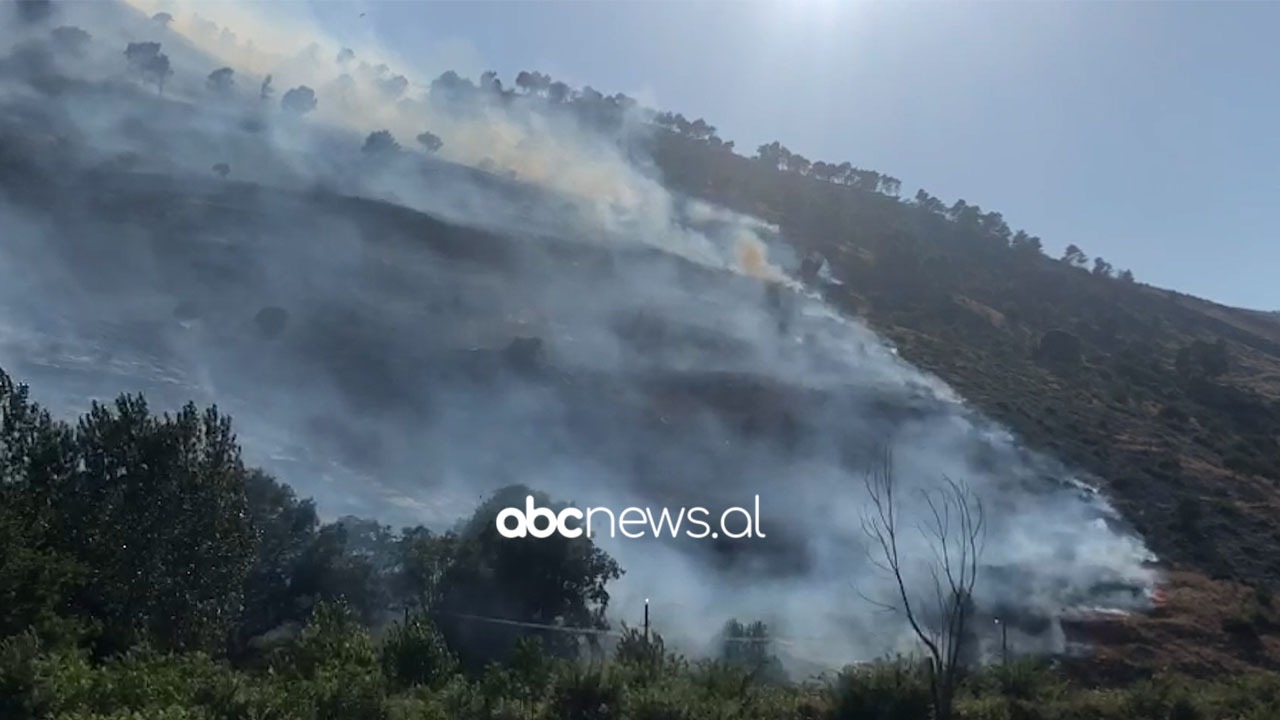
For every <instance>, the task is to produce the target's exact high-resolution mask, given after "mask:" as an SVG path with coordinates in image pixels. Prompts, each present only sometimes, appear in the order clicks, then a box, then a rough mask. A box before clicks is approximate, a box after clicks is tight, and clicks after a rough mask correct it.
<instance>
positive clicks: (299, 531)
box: [0, 373, 1280, 720]
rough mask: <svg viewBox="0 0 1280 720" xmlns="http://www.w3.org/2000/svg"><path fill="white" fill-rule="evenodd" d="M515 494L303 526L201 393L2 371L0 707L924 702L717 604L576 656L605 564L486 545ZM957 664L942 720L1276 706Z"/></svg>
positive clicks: (1251, 684)
mask: <svg viewBox="0 0 1280 720" xmlns="http://www.w3.org/2000/svg"><path fill="white" fill-rule="evenodd" d="M527 492H530V491H529V490H528V489H527V488H520V487H513V488H509V489H508V490H506V491H503V492H502V493H499V494H498V495H497V496H495V497H494V498H492V499H491V500H490V501H488V502H487V503H485V504H484V505H482V506H481V507H480V508H479V509H477V511H476V513H475V514H474V515H473V516H472V517H471V518H470V519H469V520H467V521H466V522H464V523H462V524H461V525H460V526H459V527H458V528H457V529H456V530H455V531H453V532H450V533H446V534H443V535H436V534H433V533H431V532H429V531H427V530H425V529H423V528H412V529H406V530H404V531H401V532H392V531H390V530H389V529H388V528H385V527H381V526H379V525H377V524H376V523H372V522H369V521H363V520H358V519H354V518H347V519H344V520H341V521H339V522H336V523H332V524H321V523H320V522H319V521H318V520H317V517H316V513H315V509H314V507H313V505H312V504H311V502H310V501H307V500H301V499H299V498H297V497H296V496H295V495H294V494H293V492H292V491H291V490H290V489H289V488H288V487H287V486H284V485H281V484H280V483H278V482H276V481H275V480H274V479H272V478H271V477H269V476H267V475H266V474H264V473H262V472H261V471H258V470H254V469H252V468H248V467H246V466H245V465H244V464H243V462H242V461H241V459H240V451H239V448H238V446H237V444H236V441H235V437H234V434H233V433H232V426H231V422H230V420H229V419H228V418H226V417H224V416H222V415H220V414H219V413H218V411H217V410H216V409H215V408H209V409H206V410H203V411H201V410H197V409H196V408H195V407H194V406H188V407H186V408H183V409H182V410H181V411H180V412H179V413H177V414H176V415H167V414H166V415H161V416H156V415H154V414H152V413H151V412H150V410H149V409H148V407H147V405H146V402H145V401H144V400H143V398H141V397H135V396H121V397H120V398H119V399H117V400H116V402H115V403H114V404H113V405H112V406H110V407H108V406H102V405H95V406H93V408H92V409H91V410H90V411H89V412H88V413H87V414H86V415H85V416H84V417H82V418H80V420H79V421H78V422H77V423H75V424H74V425H71V424H67V423H63V422H60V421H56V420H53V419H52V418H50V416H49V415H48V413H46V412H45V411H44V410H42V409H41V408H40V407H39V406H37V405H35V404H34V403H32V402H31V401H30V399H29V397H28V393H27V390H26V388H25V387H22V386H19V385H15V384H14V383H13V382H12V381H10V380H9V378H8V377H7V376H4V375H3V373H0V501H2V502H0V542H2V543H3V544H4V547H5V550H6V552H5V553H4V554H2V555H0V716H2V717H5V718H13V719H14V720H26V719H35V718H64V719H68V720H70V719H77V720H80V719H83V720H89V719H91V718H92V719H93V720H104V719H107V718H110V719H112V720H126V719H128V720H133V719H134V718H184V719H185V718H202V719H204V718H217V719H224V718H225V719H226V720H232V719H239V718H246V717H251V718H282V719H287V720H292V719H298V720H304V719H305V720H312V719H316V720H320V719H328V718H335V719H336V718H342V719H343V720H365V719H369V720H391V719H405V720H408V719H411V718H422V719H424V720H427V719H440V720H443V719H445V718H448V719H450V720H466V719H468V718H477V719H479V718H511V719H528V720H552V719H555V720H560V719H561V718H616V719H623V718H636V719H642V720H650V719H652V720H658V719H669V718H689V719H695V718H708V719H709V718H728V717H733V718H761V719H764V718H769V719H773V720H776V719H783V718H795V719H796V720H801V719H804V720H817V719H820V718H821V719H828V718H829V719H831V720H845V719H849V720H853V719H855V718H858V719H860V718H886V719H888V718H893V719H894V720H898V719H907V718H921V719H924V718H930V717H943V715H941V714H934V711H933V708H934V707H935V704H936V700H935V692H936V689H935V690H931V685H932V684H933V683H934V682H935V681H934V680H933V679H931V678H932V675H931V673H930V672H929V671H928V669H927V666H925V665H921V664H918V663H915V662H912V661H910V660H907V659H887V660H885V661H882V662H879V663H874V664H870V665H861V666H854V667H850V668H848V669H846V670H845V671H843V672H841V673H837V674H834V675H832V676H829V677H825V678H814V679H812V680H809V681H805V682H789V681H788V680H787V679H786V678H785V677H784V676H783V673H782V671H781V668H780V666H779V664H778V661H777V659H776V658H775V657H774V656H773V655H772V653H771V651H770V647H771V642H770V640H769V635H768V629H767V628H766V627H765V626H764V625H763V624H761V623H749V624H744V623H742V622H739V621H736V620H732V621H730V622H729V623H727V624H726V626H725V632H724V634H723V639H724V640H723V645H724V651H723V653H722V656H721V657H720V658H719V659H715V660H704V661H690V660H688V659H685V658H682V657H680V656H677V655H674V654H672V653H669V652H667V651H666V650H665V648H664V644H663V640H662V638H661V637H660V636H658V635H656V634H642V633H640V632H639V631H637V630H635V629H628V628H625V627H624V628H623V631H622V633H621V634H620V637H619V639H618V641H617V643H616V646H615V648H614V650H613V652H612V653H611V655H610V656H609V657H603V656H601V655H600V654H599V653H598V652H587V650H590V649H591V647H592V644H591V643H586V642H583V641H581V640H580V639H579V637H580V636H578V635H576V634H575V633H572V632H566V631H564V630H556V629H555V628H556V627H557V626H561V627H570V626H571V627H575V628H585V629H586V631H587V633H588V634H590V633H591V631H593V630H598V631H603V630H605V629H606V628H607V625H606V624H605V623H604V622H603V613H604V610H605V609H606V607H607V605H608V601H609V593H608V590H607V584H608V582H609V581H610V580H612V579H615V578H617V577H618V576H619V574H620V573H621V569H620V568H618V567H617V565H616V564H615V563H614V562H613V561H612V560H611V559H610V558H609V557H608V556H607V555H605V554H604V553H603V552H601V551H600V550H599V549H597V548H595V547H594V545H593V544H592V543H591V541H590V540H589V539H586V538H576V539H565V538H558V537H557V538H548V539H545V540H537V539H526V540H506V539H502V540H501V541H499V540H497V539H496V532H494V525H493V518H494V517H496V509H497V508H498V507H501V506H503V505H505V504H506V503H508V502H509V500H510V499H509V498H507V497H506V495H508V494H511V495H514V496H521V497H522V496H523V495H524V494H525V493H527ZM538 502H539V504H545V505H547V506H552V507H554V505H553V504H551V502H550V500H549V499H547V498H545V497H544V498H539V500H538ZM964 557H967V556H964ZM962 561H963V558H962ZM1256 602H1257V603H1262V602H1264V599H1263V598H1262V596H1259V597H1258V598H1257V599H1256ZM1260 607H1261V606H1260V605H1259V608H1260ZM461 611H465V613H466V618H464V616H463V612H461ZM474 616H486V617H491V618H492V617H497V618H505V619H509V620H511V621H513V623H518V622H520V621H524V622H528V623H529V624H531V625H535V626H536V627H534V628H532V629H530V628H525V627H522V626H519V625H517V624H509V625H501V624H491V625H488V626H486V627H483V628H479V627H477V626H478V625H479V624H478V623H474V622H472V621H471V620H470V619H467V618H471V617H474ZM590 636H591V637H595V636H594V635H590ZM954 683H955V684H954V693H953V695H954V697H953V698H952V705H953V708H954V710H953V712H951V713H950V714H949V715H947V717H955V718H961V719H967V718H972V719H974V720H979V719H982V720H986V719H988V718H992V719H1001V720H1003V719H1012V718H1028V719H1032V720H1035V719H1038V718H1044V719H1046V720H1049V719H1054V720H1056V719H1062V720H1067V719H1069V718H1083V717H1088V718H1101V719H1103V720H1105V719H1107V718H1115V719H1116V720H1120V719H1121V718H1124V719H1125V720H1129V719H1134V718H1137V719H1142V718H1150V719H1151V720H1156V719H1157V718H1158V719H1160V720H1165V719H1167V718H1254V717H1256V718H1263V717H1273V716H1274V714H1275V713H1276V712H1277V711H1280V676H1276V675H1272V674H1269V673H1264V672H1256V673H1252V674H1250V675H1248V676H1242V677H1237V678H1234V679H1232V680H1223V681H1211V682H1205V681H1190V680H1187V679H1186V678H1178V677H1174V676H1159V677H1155V678H1152V679H1149V680H1145V681H1141V682H1138V683H1136V684H1133V685H1131V686H1130V687H1128V688H1127V689H1124V690H1116V689H1090V688H1088V687H1084V686H1081V685H1076V684H1072V683H1070V682H1068V681H1067V680H1066V679H1065V678H1064V676H1063V675H1062V674H1061V673H1060V672H1058V671H1056V670H1053V669H1052V668H1050V667H1048V666H1046V665H1043V664H1040V663H1036V662H1032V661H1024V662H1018V663H1015V664H1011V665H1008V666H1001V667H995V668H989V669H986V670H975V671H965V670H964V669H963V668H960V667H955V675H954Z"/></svg>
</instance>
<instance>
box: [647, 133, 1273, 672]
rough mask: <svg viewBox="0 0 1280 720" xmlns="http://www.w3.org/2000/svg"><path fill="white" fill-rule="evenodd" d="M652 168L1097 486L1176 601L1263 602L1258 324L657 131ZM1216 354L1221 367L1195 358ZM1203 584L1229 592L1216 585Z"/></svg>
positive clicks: (1268, 483) (914, 206)
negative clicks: (803, 258)
mask: <svg viewBox="0 0 1280 720" xmlns="http://www.w3.org/2000/svg"><path fill="white" fill-rule="evenodd" d="M655 154H656V157H657V158H658V159H659V163H660V165H661V166H662V167H663V169H664V171H665V173H666V177H667V178H668V179H669V180H670V181H671V182H673V183H674V184H676V185H677V186H679V187H682V188H684V189H685V190H687V191H689V192H696V193H700V194H701V195H702V196H704V197H706V198H708V199H711V200H714V201H716V202H720V203H724V204H725V205H727V206H729V207H734V208H737V209H740V210H743V211H748V210H749V211H752V212H758V213H762V214H763V215H764V216H766V217H769V218H770V219H772V220H774V221H776V222H778V223H779V224H780V225H781V226H782V227H783V228H784V232H785V234H786V235H787V236H788V238H789V239H790V240H791V241H792V242H794V243H795V244H796V245H797V246H799V247H800V248H802V249H803V250H816V251H818V252H820V253H822V254H823V255H824V256H825V257H826V258H828V260H829V262H830V265H831V269H832V272H833V274H834V275H835V276H836V277H837V278H840V279H841V280H843V281H844V282H845V285H844V286H843V287H837V288H831V289H830V290H829V291H828V298H829V299H830V301H831V302H833V303H838V304H840V305H841V306H842V307H844V308H845V309H846V310H848V311H849V312H851V313H854V314H856V315H858V316H860V317H863V318H865V319H866V320H867V321H868V322H870V323H871V325H872V326H873V327H875V328H876V329H877V330H878V331H880V332H881V333H883V334H884V335H886V336H887V337H889V338H892V339H893V341H894V342H895V343H896V344H897V346H898V348H899V349H900V352H901V354H902V356H903V357H904V358H906V359H908V360H910V361H911V362H913V363H914V364H917V365H920V366H921V367H924V368H926V369H928V370H930V371H932V372H934V373H937V374H938V375H939V376H940V377H942V378H943V379H944V380H946V382H948V383H949V384H951V385H952V386H953V387H955V388H956V389H957V390H958V391H959V392H960V394H961V395H962V396H964V397H965V398H966V400H968V401H969V402H972V403H973V404H974V405H975V406H977V407H979V408H981V409H982V411H983V412H986V413H989V414H990V415H991V416H993V417H995V418H998V419H1000V420H1001V421H1002V422H1004V423H1007V424H1008V426H1009V427H1011V428H1012V429H1014V431H1015V432H1017V433H1018V434H1019V435H1020V436H1021V437H1023V438H1026V439H1027V441H1028V442H1030V443H1032V444H1033V445H1035V446H1036V447H1039V448H1042V449H1045V450H1047V451H1049V452H1052V453H1053V454H1055V455H1057V456H1059V457H1062V458H1064V459H1066V460H1068V461H1069V462H1072V463H1076V464H1079V465H1080V466H1082V467H1085V468H1088V469H1089V470H1090V471H1091V472H1092V473H1094V474H1095V475H1096V476H1098V477H1099V478H1102V481H1103V482H1104V484H1105V487H1106V489H1107V491H1108V492H1109V493H1111V494H1112V495H1113V496H1114V497H1115V498H1116V500H1117V503H1118V505H1119V507H1120V508H1121V509H1122V511H1123V513H1124V515H1125V516H1126V517H1127V518H1129V519H1130V520H1131V521H1132V522H1133V523H1134V524H1135V525H1136V526H1137V527H1138V529H1139V530H1140V531H1141V532H1142V534H1143V536H1144V537H1146V538H1148V539H1149V540H1150V541H1151V543H1152V547H1153V549H1154V550H1155V551H1156V553H1157V554H1158V555H1160V556H1161V558H1162V559H1163V560H1164V561H1165V562H1166V563H1168V564H1169V566H1170V567H1172V568H1175V569H1179V570H1185V571H1189V572H1190V573H1191V575H1186V574H1182V573H1174V574H1173V576H1172V578H1173V586H1172V588H1171V590H1172V593H1173V595H1174V597H1177V596H1178V595H1179V593H1181V592H1183V591H1184V589H1183V585H1184V583H1185V585H1186V588H1185V592H1187V593H1188V594H1192V593H1196V594H1198V593H1201V592H1203V591H1204V588H1205V587H1214V583H1208V584H1207V585H1206V584H1204V580H1205V579H1213V580H1223V581H1227V580H1230V581H1234V582H1238V583H1243V584H1246V585H1249V586H1252V587H1256V588H1260V592H1263V593H1265V594H1269V593H1270V592H1271V590H1270V588H1271V587H1272V585H1273V583H1275V582H1276V581H1277V580H1278V579H1280V552H1278V551H1280V531H1278V530H1277V528H1276V524H1275V519H1276V518H1277V517H1280V487H1278V486H1277V480H1278V479H1280V446H1278V445H1277V438H1278V437H1280V392H1278V390H1280V388H1278V387H1277V384H1276V381H1277V378H1280V330H1278V326H1277V325H1276V324H1275V323H1274V316H1273V315H1271V316H1268V315H1267V314H1261V313H1257V312H1254V311H1249V310H1242V309H1238V308H1229V307H1224V306H1221V305H1217V304H1215V303H1212V302H1209V301H1205V300H1201V299H1198V298H1192V297H1189V296H1186V295H1183V294H1180V293H1176V292H1172V291H1168V290H1163V289H1159V288H1153V287H1150V286H1146V285H1143V284H1141V283H1136V282H1126V281H1124V280H1121V279H1119V278H1115V277H1110V276H1100V275H1099V274H1097V273H1093V272H1090V271H1088V270H1086V269H1084V268H1082V267H1075V266H1072V265H1071V264H1069V263H1067V262H1064V261H1060V260H1054V259H1051V258H1047V257H1045V256H1044V255H1043V254H1041V253H1040V252H1038V251H1035V250H1028V249H1026V248H1019V247H1016V246H1015V245H1013V244H1011V243H1010V242H1009V241H1008V240H1006V239H1004V238H1002V237H1001V236H1000V234H999V233H995V234H993V233H989V232H984V231H983V230H982V229H981V228H979V227H975V226H966V225H965V224H964V222H963V219H960V220H957V219H953V217H954V213H951V212H949V211H948V212H945V213H940V212H937V211H934V210H930V209H926V208H925V207H922V206H921V204H920V203H918V202H902V201H899V200H897V199H895V198H891V197H886V196H885V195H883V194H880V193H875V192H870V191H867V190H861V189H858V188H854V187H848V186H841V185H833V184H831V183H829V182H823V181H820V180H816V179H814V178H812V177H807V176H803V175H800V174H798V173H789V172H782V171H779V170H777V169H776V168H773V167H767V166H766V164H765V163H764V162H762V161H761V160H759V159H748V158H744V157H740V156H736V155H732V154H729V153H727V152H724V151H722V150H720V149H718V148H715V147H710V146H708V145H707V144H706V143H701V142H696V141H692V140H690V139H688V138H686V137H681V136H679V135H677V134H674V133H664V134H662V135H661V136H660V137H659V139H658V140H657V142H656V144H655ZM1061 331H1065V332H1066V333H1069V335H1070V336H1071V337H1073V338H1075V340H1074V341H1072V342H1070V343H1068V344H1069V345H1075V346H1076V348H1075V349H1069V350H1068V352H1069V355H1068V356H1066V357H1061V358H1055V357H1045V356H1044V355H1042V354H1041V353H1040V352H1039V351H1040V349H1041V347H1042V342H1043V340H1044V338H1045V337H1046V335H1049V334H1050V333H1055V332H1061ZM1219 348H1221V350H1219ZM1180 354H1181V356H1182V360H1181V361H1180V359H1179V357H1180ZM1219 354H1222V355H1225V363H1221V365H1219V361H1216V360H1208V361H1201V360H1200V356H1201V355H1204V356H1217V355H1219ZM1193 578H1199V579H1193ZM1221 587H1222V590H1221V592H1223V593H1225V594H1228V595H1229V594H1231V592H1232V591H1231V590H1230V589H1229V588H1230V587H1231V585H1230V584H1229V583H1226V582H1224V583H1223V584H1222V585H1221ZM1212 604H1214V603H1189V604H1187V605H1185V606H1182V607H1183V609H1184V610H1185V611H1186V612H1190V613H1197V612H1199V611H1200V610H1201V609H1206V608H1207V606H1208V605H1212ZM1189 623H1190V624H1192V625H1194V624H1196V623H1197V621H1196V620H1195V619H1192V620H1189ZM1136 624H1137V625H1138V626H1139V630H1138V632H1143V628H1144V623H1143V622H1142V621H1137V623H1136ZM1201 624H1202V625H1204V626H1208V627H1212V626H1214V625H1216V624H1217V623H1216V622H1215V621H1213V620H1210V619H1208V618H1206V619H1205V622H1204V623H1201ZM1166 641H1168V639H1167V638H1159V639H1158V640H1156V639H1153V643H1155V642H1158V643H1159V644H1160V645H1162V646H1163V645H1164V643H1165V642H1166ZM1199 641H1200V639H1198V638H1193V639H1191V643H1196V642H1199ZM1227 647H1228V650H1227V652H1228V653H1230V652H1231V650H1230V649H1229V648H1230V643H1228V644H1227ZM1155 652H1156V654H1157V655H1159V654H1160V652H1161V650H1160V649H1157V650H1155ZM1268 657H1272V658H1274V657H1275V656H1268ZM1267 662H1272V660H1267Z"/></svg>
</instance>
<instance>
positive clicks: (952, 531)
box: [863, 448, 985, 720]
mask: <svg viewBox="0 0 1280 720" xmlns="http://www.w3.org/2000/svg"><path fill="white" fill-rule="evenodd" d="M866 487H867V494H868V495H869V496H870V500H871V506H870V508H869V509H868V512H867V514H866V516H865V517H864V519H863V530H864V532H866V534H867V536H868V537H869V538H870V539H871V549H870V551H869V553H870V555H871V560H872V562H873V563H874V564H875V565H876V566H877V567H879V568H881V569H882V570H884V571H886V572H888V573H890V574H892V575H893V578H894V580H895V581H896V584H897V596H898V597H897V603H896V604H885V603H879V602H876V601H871V602H874V603H875V604H878V605H880V606H881V607H884V608H885V609H888V610H892V611H894V612H899V613H901V614H903V615H905V616H906V619H907V622H908V623H909V624H910V626H911V630H912V631H913V632H914V633H915V635H916V637H917V638H918V639H919V640H920V642H921V643H922V644H923V645H924V646H925V649H926V651H927V652H928V654H929V671H930V672H929V684H930V690H931V692H932V694H933V706H934V717H935V719H936V720H951V717H952V704H953V700H954V698H955V689H956V685H957V683H958V681H959V671H960V670H961V669H962V658H963V656H962V654H961V651H962V646H963V645H964V644H965V640H966V638H967V636H968V632H967V625H968V623H969V621H970V619H971V614H972V611H973V605H972V600H971V598H972V595H973V586H974V583H975V582H976V581H977V577H978V558H979V556H980V555H981V554H982V548H983V541H984V538H985V523H984V517H983V509H982V502H981V500H979V499H978V497H977V496H976V495H974V494H973V492H972V491H971V490H970V489H969V488H968V486H967V485H965V484H964V483H958V482H956V481H954V480H952V479H950V478H943V484H942V486H941V487H938V488H935V489H933V490H921V491H920V497H921V500H922V502H923V506H924V513H923V515H924V518H923V520H922V522H920V523H918V524H916V525H915V527H916V529H917V530H918V531H919V532H920V534H921V535H922V536H923V539H924V541H925V544H926V545H927V546H928V548H929V552H930V554H931V556H932V557H930V558H927V559H925V560H924V562H925V564H927V566H928V574H929V577H930V580H931V581H932V593H931V594H932V598H926V599H924V600H922V601H920V602H913V600H912V597H913V595H912V592H911V591H909V590H908V584H909V582H908V580H907V577H906V575H907V571H906V569H905V567H904V558H903V556H902V554H901V542H902V540H903V527H902V525H901V522H902V519H901V517H900V516H899V512H898V505H897V498H896V497H895V490H896V489H897V482H896V480H895V478H894V474H893V456H892V454H891V452H890V451H889V450H888V449H887V448H885V449H883V450H882V452H881V457H880V459H879V465H878V467H876V468H874V469H873V470H872V471H871V472H869V473H868V474H867V478H866ZM925 594H926V596H927V595H928V594H929V593H928V592H927V591H926V593H925Z"/></svg>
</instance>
